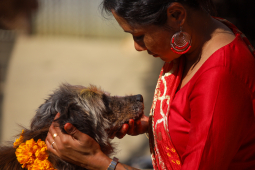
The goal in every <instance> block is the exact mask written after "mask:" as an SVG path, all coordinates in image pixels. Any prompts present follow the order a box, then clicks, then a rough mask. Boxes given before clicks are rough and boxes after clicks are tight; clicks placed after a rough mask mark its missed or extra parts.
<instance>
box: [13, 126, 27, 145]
mask: <svg viewBox="0 0 255 170" xmlns="http://www.w3.org/2000/svg"><path fill="white" fill-rule="evenodd" d="M24 132H25V131H24V130H22V132H21V134H20V136H19V138H18V139H16V141H15V142H14V143H13V147H14V148H17V147H18V146H19V145H20V144H21V143H22V141H23V138H24V137H23V134H24Z"/></svg>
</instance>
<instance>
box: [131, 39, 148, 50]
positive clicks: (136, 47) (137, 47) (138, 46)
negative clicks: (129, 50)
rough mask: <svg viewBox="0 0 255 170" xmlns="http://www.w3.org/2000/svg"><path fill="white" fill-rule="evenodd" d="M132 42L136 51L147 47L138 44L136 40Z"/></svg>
mask: <svg viewBox="0 0 255 170" xmlns="http://www.w3.org/2000/svg"><path fill="white" fill-rule="evenodd" d="M134 43H135V49H136V50H137V51H145V50H147V48H146V47H145V45H144V44H140V43H139V44H138V43H137V42H135V41H134Z"/></svg>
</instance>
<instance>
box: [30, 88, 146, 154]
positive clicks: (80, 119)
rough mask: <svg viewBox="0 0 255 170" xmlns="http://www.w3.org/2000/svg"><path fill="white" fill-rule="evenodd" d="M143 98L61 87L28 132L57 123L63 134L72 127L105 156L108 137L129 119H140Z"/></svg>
mask: <svg viewBox="0 0 255 170" xmlns="http://www.w3.org/2000/svg"><path fill="white" fill-rule="evenodd" d="M143 109H144V105H143V98H142V96H141V95H135V96H124V97H119V96H110V95H109V93H106V92H104V91H102V90H101V89H98V88H96V87H95V86H90V87H88V88H86V87H83V86H71V85H66V84H65V85H62V86H61V87H60V88H59V89H58V90H56V91H55V92H54V93H53V94H52V95H51V96H50V97H49V99H47V100H46V102H45V103H44V104H42V105H41V106H40V107H39V109H38V110H37V113H36V115H35V117H34V118H33V121H32V123H31V130H36V129H43V128H45V127H49V126H50V125H51V123H52V122H53V120H54V117H55V115H56V114H57V113H60V117H59V118H58V119H57V120H56V121H57V122H58V123H59V125H60V128H61V130H62V131H63V132H64V133H65V130H64V128H63V127H64V125H65V124H66V123H71V124H73V125H74V126H75V127H76V128H77V129H78V130H80V131H81V132H83V133H86V134H88V135H89V136H91V137H92V138H94V139H95V140H96V141H97V142H98V143H99V145H100V146H101V149H102V151H103V152H104V153H105V154H108V155H109V154H110V153H112V151H113V148H112V146H111V144H110V141H109V136H110V135H111V134H113V133H114V132H115V131H118V130H119V129H120V128H121V127H122V125H123V124H124V123H125V122H128V121H129V119H135V120H136V119H138V118H140V117H141V116H142V115H143Z"/></svg>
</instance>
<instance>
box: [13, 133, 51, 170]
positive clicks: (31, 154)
mask: <svg viewBox="0 0 255 170" xmlns="http://www.w3.org/2000/svg"><path fill="white" fill-rule="evenodd" d="M21 135H22V134H21ZM20 138H21V137H20ZM16 141H17V140H16ZM16 144H17V142H15V143H14V146H15V145H16ZM15 154H16V157H17V160H18V161H19V163H20V164H22V168H26V169H28V170H55V169H54V167H53V165H52V164H51V162H50V161H49V160H48V157H49V155H48V153H47V146H46V143H45V142H44V141H42V140H41V139H38V141H37V142H35V141H34V139H30V140H27V141H26V142H24V143H21V144H19V146H18V148H17V149H16V152H15Z"/></svg>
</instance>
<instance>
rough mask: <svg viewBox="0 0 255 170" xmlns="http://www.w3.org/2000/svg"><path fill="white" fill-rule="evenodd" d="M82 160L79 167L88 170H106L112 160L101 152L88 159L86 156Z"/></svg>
mask: <svg viewBox="0 0 255 170" xmlns="http://www.w3.org/2000/svg"><path fill="white" fill-rule="evenodd" d="M82 159H83V161H82V164H81V167H84V168H86V169H89V170H106V169H107V168H108V166H109V165H110V163H111V161H112V159H111V158H109V157H108V156H106V155H105V154H104V153H103V152H98V153H96V154H95V155H93V156H91V157H90V158H88V156H87V155H86V156H84V158H82Z"/></svg>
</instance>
